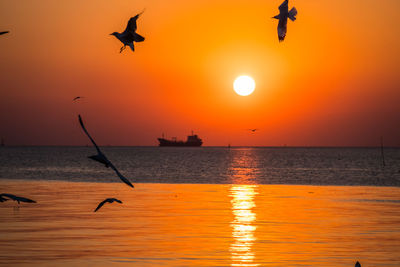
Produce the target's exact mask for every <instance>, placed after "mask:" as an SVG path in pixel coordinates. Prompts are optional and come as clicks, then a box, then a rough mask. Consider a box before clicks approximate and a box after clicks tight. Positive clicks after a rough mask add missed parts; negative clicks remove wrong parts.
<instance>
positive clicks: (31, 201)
mask: <svg viewBox="0 0 400 267" xmlns="http://www.w3.org/2000/svg"><path fill="white" fill-rule="evenodd" d="M4 197H7V198H8V199H12V200H14V201H17V202H18V204H19V203H20V202H26V203H36V201H35V200H32V199H29V198H24V197H17V196H14V195H11V194H6V193H3V194H0V202H4V201H7V200H8V199H6V198H4Z"/></svg>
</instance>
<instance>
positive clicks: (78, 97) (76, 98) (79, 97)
mask: <svg viewBox="0 0 400 267" xmlns="http://www.w3.org/2000/svg"><path fill="white" fill-rule="evenodd" d="M81 98H84V97H83V96H77V97H75V98H74V99H72V101H75V100H78V99H81Z"/></svg>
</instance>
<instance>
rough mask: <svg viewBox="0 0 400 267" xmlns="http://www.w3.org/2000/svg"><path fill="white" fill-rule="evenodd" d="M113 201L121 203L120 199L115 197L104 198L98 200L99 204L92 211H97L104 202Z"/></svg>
mask: <svg viewBox="0 0 400 267" xmlns="http://www.w3.org/2000/svg"><path fill="white" fill-rule="evenodd" d="M107 202H108V203H113V202H118V203H121V204H122V201H121V200H119V199H116V198H107V199H105V200H103V201H102V202H100V204H99V205H98V206H97V208H96V209H95V210H94V212H96V211H98V210H99V209H100V208H101V207H103V205H104V204H105V203H107Z"/></svg>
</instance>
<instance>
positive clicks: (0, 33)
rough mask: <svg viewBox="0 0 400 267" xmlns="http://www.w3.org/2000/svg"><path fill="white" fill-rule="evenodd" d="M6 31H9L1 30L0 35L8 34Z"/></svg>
mask: <svg viewBox="0 0 400 267" xmlns="http://www.w3.org/2000/svg"><path fill="white" fill-rule="evenodd" d="M6 33H9V31H5V32H0V35H3V34H6Z"/></svg>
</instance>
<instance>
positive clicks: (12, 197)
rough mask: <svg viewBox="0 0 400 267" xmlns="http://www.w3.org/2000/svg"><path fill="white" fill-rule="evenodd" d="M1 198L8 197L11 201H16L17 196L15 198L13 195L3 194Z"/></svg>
mask: <svg viewBox="0 0 400 267" xmlns="http://www.w3.org/2000/svg"><path fill="white" fill-rule="evenodd" d="M1 196H2V197H8V198H9V199H12V200H15V198H16V196H14V195H12V194H6V193H3V194H1Z"/></svg>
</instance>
